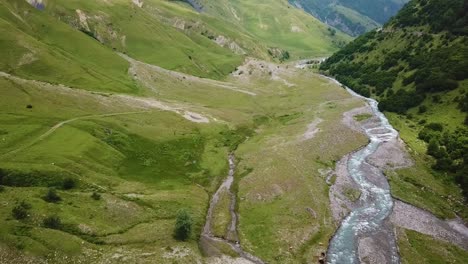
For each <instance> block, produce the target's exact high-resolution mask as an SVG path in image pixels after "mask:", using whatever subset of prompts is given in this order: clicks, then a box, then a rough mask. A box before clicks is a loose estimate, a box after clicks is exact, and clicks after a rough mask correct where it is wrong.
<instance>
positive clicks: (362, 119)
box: [353, 114, 372, 122]
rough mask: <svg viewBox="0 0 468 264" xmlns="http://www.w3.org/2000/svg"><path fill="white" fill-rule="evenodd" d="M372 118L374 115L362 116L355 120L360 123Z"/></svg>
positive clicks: (357, 116) (355, 117)
mask: <svg viewBox="0 0 468 264" xmlns="http://www.w3.org/2000/svg"><path fill="white" fill-rule="evenodd" d="M371 117H372V114H360V115H355V116H353V118H354V120H356V121H358V122H361V121H365V120H367V119H369V118H371Z"/></svg>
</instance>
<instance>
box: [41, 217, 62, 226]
mask: <svg viewBox="0 0 468 264" xmlns="http://www.w3.org/2000/svg"><path fill="white" fill-rule="evenodd" d="M42 224H43V226H44V227H46V228H50V229H60V228H61V227H62V220H60V218H59V217H58V216H56V215H53V216H49V217H47V218H45V219H44V220H43V221H42Z"/></svg>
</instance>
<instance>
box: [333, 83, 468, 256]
mask: <svg viewBox="0 0 468 264" xmlns="http://www.w3.org/2000/svg"><path fill="white" fill-rule="evenodd" d="M326 78H327V79H329V80H331V81H333V82H336V83H337V81H336V80H333V79H331V78H328V77H326ZM351 93H352V94H354V92H352V91H351ZM354 95H355V94H354ZM366 101H367V102H368V105H367V106H366V107H361V108H356V109H353V110H351V111H349V112H347V113H345V114H344V115H343V119H342V122H343V123H344V124H346V125H347V126H348V127H349V128H351V129H353V130H356V131H359V132H361V133H364V134H367V135H368V137H369V138H370V143H369V145H367V146H366V147H364V148H363V149H361V150H358V151H356V152H353V153H351V154H348V155H346V156H345V157H343V158H342V159H341V160H340V161H339V162H338V163H337V166H336V169H335V175H336V180H335V183H334V184H333V185H332V186H331V188H330V193H329V194H330V196H329V197H330V204H331V208H332V212H333V217H334V219H335V221H336V223H340V222H342V221H343V222H342V224H341V225H340V228H339V229H338V231H337V233H336V234H335V236H334V237H333V239H332V240H331V245H330V247H329V252H328V253H329V255H328V261H329V263H340V262H339V260H340V259H341V260H343V257H344V256H343V254H337V253H335V252H336V251H333V250H336V248H334V247H335V246H336V245H335V244H334V243H336V240H337V237H338V236H340V235H342V234H343V229H346V228H350V229H351V230H353V232H350V233H348V236H344V237H342V239H345V240H346V239H348V241H349V240H351V241H353V242H352V243H349V244H351V245H352V246H351V247H349V248H348V249H349V250H348V254H349V255H348V259H347V260H346V261H347V263H357V262H361V263H362V262H364V263H399V262H400V260H399V252H398V246H397V244H396V238H395V236H396V231H395V230H396V229H395V228H396V227H402V228H406V229H410V230H415V231H417V232H420V233H423V234H427V235H430V236H432V237H434V238H437V239H442V240H444V241H447V242H450V243H453V244H456V245H458V246H460V247H462V248H465V249H466V246H465V245H466V244H467V243H466V241H467V240H466V239H467V238H468V237H467V234H468V232H467V231H468V229H467V228H466V226H465V225H464V224H463V223H462V222H461V221H460V220H459V219H455V220H452V221H443V220H440V219H437V217H435V216H434V215H432V214H430V213H429V212H426V211H424V210H421V209H419V208H416V207H414V206H412V205H409V204H405V203H403V202H401V201H398V200H395V199H394V198H393V197H391V195H390V188H389V184H388V181H387V179H386V177H385V175H384V173H383V172H384V171H387V170H395V169H398V168H404V167H409V166H412V165H413V162H412V160H411V158H410V155H409V154H408V153H407V151H406V147H405V144H404V142H403V141H402V140H401V139H400V138H399V136H398V132H396V131H395V132H396V133H392V130H393V127H391V125H390V124H389V123H388V120H387V119H386V118H385V116H384V115H383V114H382V113H380V112H379V111H378V108H377V102H375V101H373V100H372V99H366ZM363 114H367V115H368V114H372V117H370V118H369V119H366V120H361V121H357V120H356V119H355V118H353V117H354V116H358V115H363ZM382 124H383V126H382ZM390 134H392V136H391V137H387V136H388V135H390ZM379 135H385V136H384V137H380V136H379ZM379 138H381V139H379ZM373 140H374V141H378V143H377V144H376V145H377V146H375V147H373V148H371V149H372V152H370V153H369V152H367V156H364V157H362V158H363V159H362V163H360V164H359V166H357V167H358V168H359V169H360V170H359V171H357V172H358V174H359V173H362V176H363V178H361V177H356V175H353V173H356V171H354V172H353V171H352V170H350V159H352V157H353V156H354V157H355V156H356V155H359V153H363V152H365V150H366V149H368V148H369V146H371V145H372V143H373ZM351 167H352V164H351ZM355 167H356V166H355ZM356 179H358V180H363V182H364V183H365V184H364V186H367V187H370V189H372V190H373V191H374V192H375V191H377V190H378V191H382V190H383V192H384V193H385V192H388V195H389V197H390V199H391V200H390V201H388V202H389V205H390V204H391V206H387V208H389V210H388V212H387V213H386V214H385V217H383V218H382V220H381V222H380V225H379V227H376V226H373V230H371V231H370V232H369V230H365V229H366V228H365V227H366V226H367V223H366V220H362V221H356V223H355V228H352V226H351V227H350V225H349V221H350V220H349V219H351V218H352V217H353V214H355V213H354V212H356V211H357V212H360V210H363V209H362V208H363V207H365V202H366V200H367V201H369V200H368V199H369V197H368V196H369V192H368V190H366V189H364V190H362V186H363V184H362V183H361V184H359V183H360V182H356ZM350 190H352V191H354V192H356V191H357V192H359V193H360V197H359V200H353V199H352V197H350V196H349V195H347V194H349V192H350ZM371 201H372V199H371ZM373 202H374V206H376V205H377V204H378V203H376V202H375V200H374V201H373ZM363 227H364V228H363ZM363 229H364V232H361V231H362V230H363ZM349 234H351V236H349ZM344 244H346V243H344ZM344 244H343V245H344ZM349 244H348V246H349ZM343 245H342V246H343ZM340 253H341V252H340Z"/></svg>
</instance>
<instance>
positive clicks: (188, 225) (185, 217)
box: [174, 209, 193, 241]
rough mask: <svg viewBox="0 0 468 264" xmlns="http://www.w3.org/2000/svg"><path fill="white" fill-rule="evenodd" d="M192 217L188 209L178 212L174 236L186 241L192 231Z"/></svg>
mask: <svg viewBox="0 0 468 264" xmlns="http://www.w3.org/2000/svg"><path fill="white" fill-rule="evenodd" d="M192 225H193V223H192V217H191V216H190V214H189V213H188V211H187V210H185V209H181V210H179V211H178V212H177V218H176V223H175V227H174V237H175V238H176V239H178V240H182V241H185V240H187V239H188V238H189V237H190V234H191V233H192Z"/></svg>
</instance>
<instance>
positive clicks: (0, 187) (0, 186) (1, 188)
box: [0, 185, 5, 193]
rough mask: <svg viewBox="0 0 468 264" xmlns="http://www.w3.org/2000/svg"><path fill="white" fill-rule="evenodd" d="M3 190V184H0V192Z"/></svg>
mask: <svg viewBox="0 0 468 264" xmlns="http://www.w3.org/2000/svg"><path fill="white" fill-rule="evenodd" d="M3 191H5V187H4V186H3V185H0V193H1V192H3Z"/></svg>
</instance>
